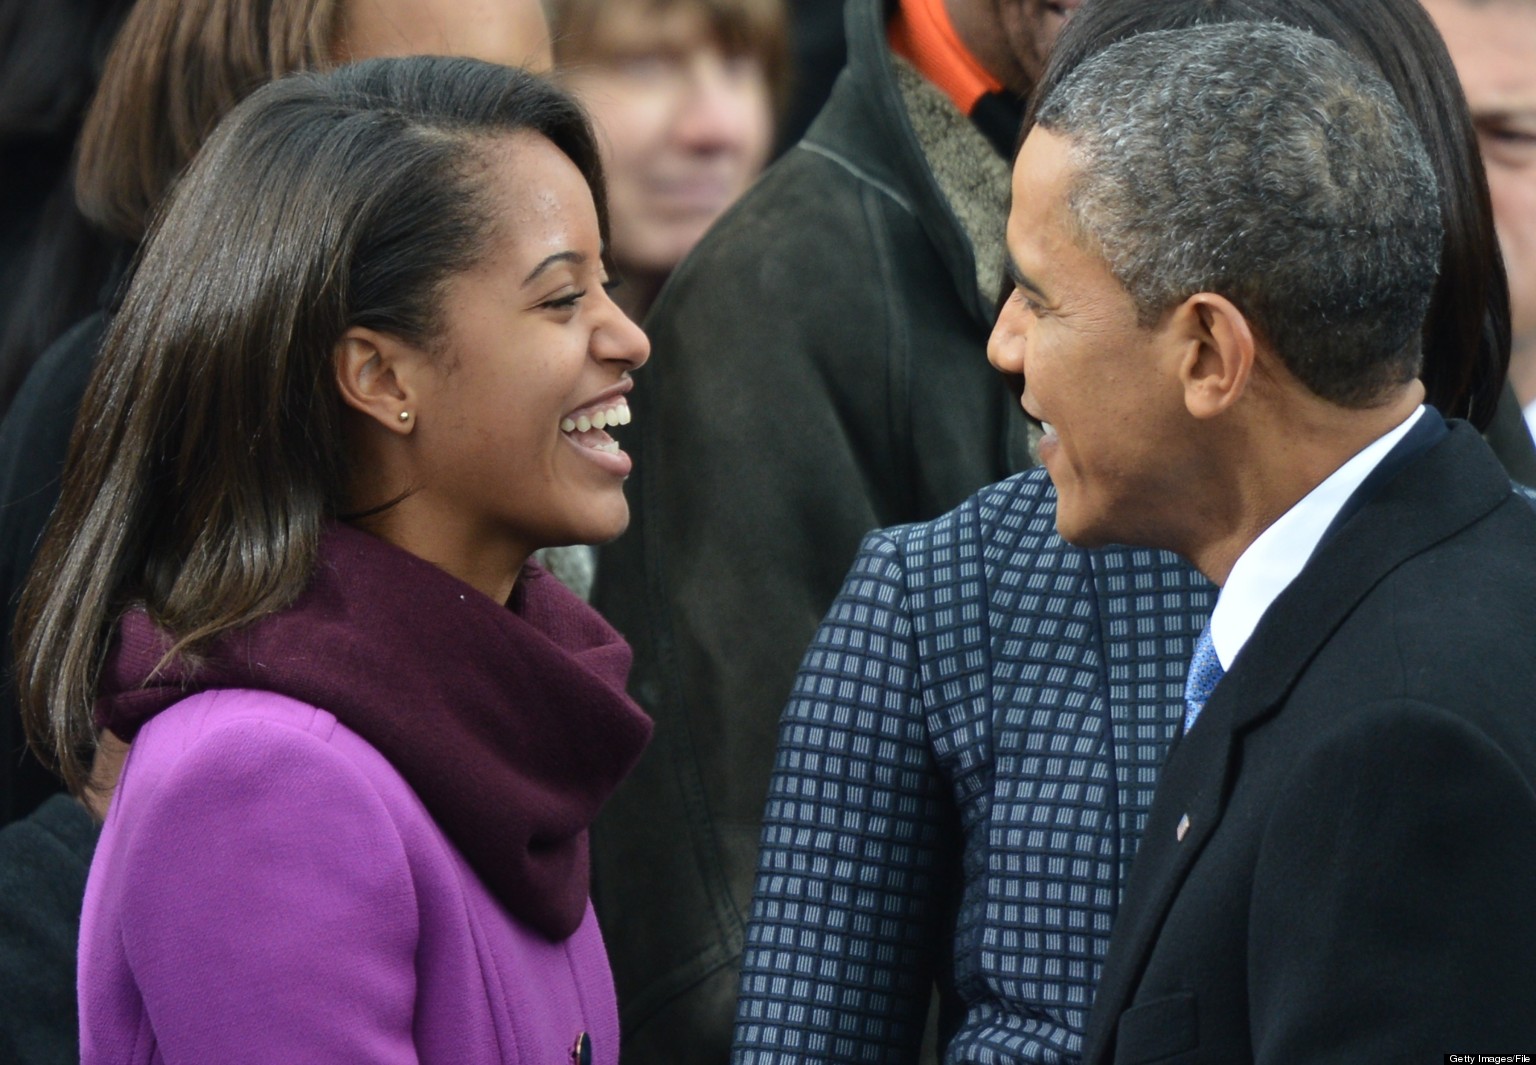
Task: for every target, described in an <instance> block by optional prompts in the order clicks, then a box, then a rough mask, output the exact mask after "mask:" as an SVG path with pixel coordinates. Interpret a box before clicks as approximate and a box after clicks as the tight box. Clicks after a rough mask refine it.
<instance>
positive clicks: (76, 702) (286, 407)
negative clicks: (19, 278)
mask: <svg viewBox="0 0 1536 1065" xmlns="http://www.w3.org/2000/svg"><path fill="white" fill-rule="evenodd" d="M517 131H532V132H535V133H538V134H540V135H542V136H544V137H546V138H548V139H549V140H550V141H551V142H553V143H554V144H555V145H556V146H557V147H558V148H560V149H561V150H562V151H563V152H564V153H565V154H566V155H567V156H569V157H570V159H571V160H572V162H574V163H575V164H576V166H577V168H578V169H579V170H580V171H581V172H582V174H583V175H584V176H585V178H586V180H587V183H588V185H589V186H590V188H591V189H592V193H593V198H594V200H595V201H596V203H597V208H598V219H599V224H600V227H601V230H602V233H603V235H604V237H605V238H606V234H607V212H606V206H605V203H604V197H603V184H602V173H601V165H600V163H599V161H598V154H597V149H596V145H595V141H594V139H593V135H592V131H591V128H590V126H589V125H588V122H587V119H586V116H585V115H584V113H583V112H582V111H581V109H580V108H579V107H578V106H577V105H576V104H575V103H574V102H573V101H571V99H570V98H569V97H567V96H566V95H565V94H564V93H563V92H561V91H560V90H559V89H556V88H555V87H553V86H552V85H551V84H550V83H548V82H546V81H545V80H543V79H542V78H539V77H537V76H535V75H531V74H527V73H525V72H522V71H519V70H515V69H512V68H508V67H501V66H496V65H493V64H488V63H481V62H477V61H474V60H469V59H444V58H422V57H418V58H411V59H381V60H373V61H370V62H366V63H360V64H357V65H356V66H352V67H346V68H342V69H340V70H337V71H335V72H333V73H330V74H301V75H297V76H295V77H292V78H288V79H285V80H283V81H280V82H275V83H273V84H271V85H268V86H267V87H265V88H263V89H260V90H259V91H257V92H256V93H254V94H253V95H252V96H251V97H250V98H249V99H247V100H246V101H245V102H244V103H242V104H241V105H239V106H238V107H236V108H235V109H234V110H233V111H232V112H231V113H230V114H229V115H228V117H226V118H225V119H224V121H223V122H221V123H220V124H219V127H218V129H217V130H216V131H215V132H214V134H213V135H212V137H210V138H209V140H208V143H207V145H206V147H205V148H204V150H203V151H202V152H201V153H200V154H199V155H198V157H197V159H196V160H195V161H194V163H193V164H192V166H191V167H190V168H189V169H188V171H187V173H186V175H185V177H184V178H183V179H182V180H181V182H180V183H179V184H178V186H177V188H176V190H175V191H174V192H173V194H172V195H171V197H170V199H169V202H168V205H167V206H166V208H165V211H164V213H163V215H161V216H160V217H159V219H158V221H157V222H156V223H155V224H154V225H153V227H152V229H151V231H150V235H149V237H148V239H147V241H146V243H145V245H144V248H143V251H142V253H141V257H140V261H139V262H138V263H137V264H136V267H135V273H134V277H133V280H132V282H131V284H130V286H129V289H128V292H127V295H126V297H125V299H124V303H123V307H122V310H121V312H120V313H119V314H118V316H117V317H116V319H115V320H114V322H113V324H112V328H111V330H110V332H109V333H108V334H107V338H106V341H105V345H104V347H103V353H102V359H101V363H100V365H99V366H98V367H97V370H96V372H95V374H94V375H93V377H92V379H91V384H90V387H89V389H88V390H87V392H86V396H85V403H84V406H83V408H82V410H81V416H80V420H79V422H78V423H77V426H76V430H75V435H74V438H73V439H72V441H71V443H70V449H69V458H68V462H67V465H66V467H65V473H64V483H63V493H62V496H61V498H60V500H59V506H58V509H57V510H56V511H55V513H54V518H53V522H52V524H51V525H50V527H49V530H48V532H47V534H46V535H45V537H44V539H43V542H42V545H41V548H40V550H39V553H38V560H37V563H36V564H35V566H34V567H33V570H32V573H31V575H30V576H29V578H28V582H27V586H26V588H25V590H24V592H23V594H22V599H21V607H20V612H19V616H18V620H17V626H16V647H17V656H16V657H17V664H18V670H17V673H18V678H17V679H18V682H19V687H20V691H21V697H22V712H23V716H24V719H25V721H26V725H27V729H28V733H29V737H30V739H31V741H32V743H33V745H34V747H35V748H37V749H39V751H40V753H42V754H43V756H44V757H45V759H46V758H47V757H48V756H49V755H51V756H52V757H53V758H54V759H55V760H56V761H57V762H58V764H59V769H60V771H61V773H62V775H63V776H64V778H65V781H66V782H67V783H68V784H69V785H70V787H71V788H72V789H74V790H76V791H78V790H79V789H80V787H81V786H82V782H83V780H84V771H85V767H86V761H85V759H86V757H87V755H88V754H89V752H90V749H91V745H92V742H93V739H94V728H93V724H92V720H91V711H92V705H93V702H94V698H95V691H96V685H97V678H98V674H99V671H100V668H101V662H102V659H103V656H104V654H105V651H106V647H107V644H108V641H109V639H110V637H111V632H112V629H113V626H114V623H115V621H116V619H117V617H118V616H120V614H121V612H122V611H123V610H124V609H125V608H127V607H128V606H129V605H130V604H134V603H140V602H141V603H143V604H144V606H145V608H146V609H147V610H148V611H149V613H150V615H151V616H152V617H153V618H154V619H155V621H156V622H157V623H158V624H159V625H160V626H162V627H163V628H164V629H165V630H166V631H167V632H169V633H171V634H173V636H174V637H175V638H176V640H177V641H178V643H177V647H176V651H175V652H174V653H194V652H195V651H196V649H197V647H198V645H199V643H200V642H201V641H204V640H207V639H208V638H210V637H212V636H213V635H215V634H217V633H220V632H223V631H225V630H227V629H230V628H234V627H236V626H239V625H242V624H245V623H248V622H250V621H252V620H254V619H256V618H258V617H261V616H262V615H264V614H267V613H270V612H272V611H274V610H278V609H281V608H282V607H284V606H286V605H287V604H289V603H291V602H292V601H293V599H294V598H295V597H296V596H297V595H298V594H299V593H300V592H301V591H302V590H303V589H304V586H305V585H306V583H307V582H308V579H309V576H310V572H311V570H312V568H313V566H314V561H315V557H316V550H317V545H318V542H319V538H320V535H321V531H322V528H323V525H324V523H325V522H326V520H327V519H329V518H331V517H334V516H335V515H336V513H337V511H338V509H339V508H340V507H341V506H342V505H343V500H344V494H345V490H346V486H347V481H348V476H349V474H348V468H347V447H346V441H345V439H344V434H343V419H342V409H341V401H340V398H339V396H338V393H337V390H336V387H335V383H334V378H333V376H332V369H331V368H332V360H333V351H334V346H335V343H336V342H337V340H338V339H339V338H340V337H341V335H342V333H343V332H344V331H345V330H347V329H348V328H351V327H353V326H365V327H368V328H372V329H377V330H379V331H381V332H386V333H389V334H392V335H394V336H397V337H400V338H402V339H404V340H407V341H409V342H411V343H416V344H422V345H427V344H429V343H430V342H431V341H432V340H433V339H434V338H435V336H436V335H437V334H438V332H439V326H440V323H439V322H438V321H437V315H438V305H439V303H440V298H441V292H442V289H443V286H444V284H445V283H446V281H447V280H448V279H449V278H451V277H453V276H454V275H456V274H458V273H461V272H463V271H464V270H467V269H469V268H471V267H472V266H474V265H475V264H476V263H477V262H478V261H479V259H480V257H481V256H482V255H483V254H484V250H485V244H486V240H487V237H486V234H487V231H488V230H490V229H491V228H492V226H491V221H492V202H493V201H492V197H491V196H490V193H489V190H488V189H486V188H485V187H484V186H485V177H484V175H485V173H486V172H487V171H486V164H485V161H484V152H485V150H486V146H487V143H488V141H489V140H490V139H491V138H498V137H503V136H505V135H507V134H510V133H513V132H517Z"/></svg>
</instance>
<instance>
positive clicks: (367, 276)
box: [18, 58, 650, 1063]
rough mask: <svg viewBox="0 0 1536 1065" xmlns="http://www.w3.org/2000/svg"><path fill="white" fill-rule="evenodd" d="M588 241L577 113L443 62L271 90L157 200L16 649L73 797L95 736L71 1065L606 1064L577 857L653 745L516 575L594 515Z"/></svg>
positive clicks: (535, 86)
mask: <svg viewBox="0 0 1536 1065" xmlns="http://www.w3.org/2000/svg"><path fill="white" fill-rule="evenodd" d="M606 228H607V222H606V209H605V205H604V197H603V185H602V175H601V165H600V163H599V161H598V155H597V150H596V146H595V144H594V142H593V139H592V133H591V130H590V128H589V126H588V124H587V122H586V119H585V117H584V116H583V115H582V113H581V111H580V109H579V108H577V107H576V105H575V104H574V103H573V102H572V101H571V100H570V99H569V98H567V97H566V96H565V95H564V94H562V93H561V92H560V91H559V90H557V89H555V88H553V87H551V86H550V85H549V84H547V83H546V82H544V81H543V80H541V79H540V78H538V77H536V76H533V75H529V74H526V73H523V72H520V71H517V70H514V69H511V68H506V67H501V66H498V65H493V64H488V63H481V62H477V61H474V60H468V59H427V58H415V59H389V60H374V61H371V62H368V63H363V64H359V65H357V66H354V67H350V68H345V69H343V70H340V71H337V72H334V73H331V74H325V75H300V76H297V77H294V78H291V79H288V80H285V81H282V82H278V83H275V84H273V85H270V86H268V87H266V88H264V89H262V90H260V91H258V92H257V93H255V94H254V95H253V96H252V97H251V98H250V99H248V100H247V101H246V102H245V103H243V104H241V105H240V106H239V107H238V108H236V109H235V110H234V111H233V112H232V113H231V114H230V115H229V116H228V117H227V118H226V119H225V121H224V122H222V123H221V124H220V127H219V129H218V130H217V131H216V132H215V133H214V135H213V136H212V137H211V138H210V140H209V142H208V145H207V147H206V148H205V149H204V151H203V152H202V153H201V154H200V155H199V157H198V159H197V161H196V162H195V163H194V164H193V166H192V167H191V169H190V170H189V171H188V173H187V175H186V177H185V179H184V180H183V181H182V182H181V183H180V184H179V185H178V187H177V189H176V191H175V192H174V193H173V195H172V198H171V201H170V203H169V205H168V206H167V207H166V209H165V210H164V212H163V213H162V214H161V216H160V218H159V221H158V222H157V223H156V225H155V227H154V228H153V229H152V231H151V233H150V235H149V237H148V239H147V241H146V244H145V246H144V249H143V251H142V252H141V255H140V258H139V261H138V263H137V265H136V269H135V274H134V277H133V279H132V282H131V284H130V287H129V289H128V292H127V294H126V297H125V299H124V303H123V307H122V310H121V312H120V313H119V314H118V316H117V318H116V319H115V320H114V322H113V325H112V328H111V330H110V332H109V334H108V336H107V341H106V346H105V348H104V351H103V355H102V359H101V363H100V365H99V367H98V368H97V370H96V373H95V375H94V376H93V379H92V383H91V386H90V388H89V390H88V392H87V396H86V401H85V407H84V411H83V416H82V419H81V421H80V426H81V428H80V429H79V430H78V431H77V433H76V436H75V438H74V440H73V442H72V444H71V449H70V457H69V463H68V466H67V469H66V473H65V481H64V489H63V495H62V498H61V501H60V506H59V510H58V511H57V513H56V516H55V520H54V523H53V525H52V526H51V528H50V530H49V533H48V535H47V537H46V539H45V541H44V543H43V545H42V548H41V552H40V555H39V560H38V564H37V566H36V567H35V569H34V571H33V573H32V576H31V578H30V580H29V583H28V586H27V589H26V592H25V594H24V597H23V602H22V607H21V616H20V620H19V624H18V632H19V646H20V648H21V653H20V655H19V660H18V664H19V674H20V676H19V681H20V685H21V689H22V694H23V700H24V709H25V712H26V714H27V720H28V724H29V728H30V730H31V733H32V737H33V741H34V743H35V745H36V746H37V747H38V748H39V749H40V750H42V751H45V752H47V753H48V754H51V755H52V756H53V757H54V758H55V759H56V760H57V761H58V762H59V763H60V766H61V769H62V771H63V773H64V775H65V777H66V779H67V780H69V782H70V783H71V786H72V787H74V788H75V789H76V790H77V791H79V790H83V789H84V788H85V787H86V786H87V784H86V779H85V778H86V765H87V764H88V762H89V758H90V754H91V751H92V749H93V748H94V746H95V744H96V743H97V741H98V739H99V738H100V737H101V736H103V735H107V734H112V735H115V736H118V737H121V738H122V739H126V740H131V741H133V746H132V749H131V752H130V754H129V756H128V760H127V763H126V765H125V766H124V768H123V771H122V775H121V778H120V780H119V782H118V783H117V786H116V790H115V792H114V794H113V795H112V798H111V805H110V811H109V813H108V815H107V820H106V824H105V826H104V828H103V832H102V837H101V843H100V846H99V847H98V849H97V852H96V857H95V861H94V862H93V864H92V868H91V874H90V881H89V884H88V887H87V892H86V899H85V908H84V915H83V919H82V931H81V949H80V975H79V987H80V992H81V999H80V1016H81V1033H82V1046H81V1054H82V1058H83V1060H84V1061H86V1062H141V1061H149V1060H157V1061H160V1060H163V1061H166V1062H179V1061H185V1062H203V1061H232V1060H237V1059H238V1060H242V1061H272V1062H278V1061H282V1062H287V1061H301V1060H328V1061H396V1060H411V1061H443V1062H501V1061H530V1060H532V1061H541V1062H543V1061H548V1062H560V1061H566V1060H572V1061H576V1062H581V1063H588V1062H592V1061H597V1062H609V1063H612V1062H616V1061H617V1060H618V1030H617V1016H616V1009H615V1004H614V999H613V988H612V981H611V978H610V976H609V974H608V969H607V964H606V959H605V956H604V952H603V947H602V942H601V938H600V936H599V933H598V931H597V927H596V923H595V920H594V918H593V916H592V913H591V908H590V905H589V904H588V902H587V868H588V861H587V849H586V830H587V826H588V825H589V824H590V823H591V820H592V818H593V817H594V816H595V815H596V812H597V810H598V808H599V806H600V805H601V804H602V802H603V801H604V799H605V798H606V797H607V795H608V794H609V793H610V792H611V791H612V789H613V788H614V787H615V786H617V784H618V782H619V781H620V780H621V779H622V778H623V776H624V775H625V774H626V773H627V772H628V771H629V769H630V767H631V766H632V765H633V764H634V761H635V759H636V758H637V757H638V756H639V752H640V750H641V748H642V747H643V745H644V743H645V741H646V739H647V737H648V735H649V731H650V724H649V722H648V721H647V720H646V718H645V717H644V715H643V714H642V713H641V712H640V711H639V709H638V708H637V707H636V706H635V705H634V704H633V703H632V702H631V701H630V700H629V698H628V697H627V696H626V695H625V693H624V683H625V677H626V673H627V670H628V663H629V652H628V648H627V647H626V646H625V645H624V643H623V641H622V639H620V637H619V636H618V634H617V633H615V632H614V631H613V630H612V629H611V628H609V627H608V626H607V625H606V624H605V623H604V622H603V621H602V620H601V618H599V617H598V616H597V615H596V614H595V613H593V612H592V611H591V610H590V609H589V608H588V607H586V605H585V604H583V603H581V602H580V601H579V600H578V599H576V598H575V597H574V596H572V595H571V594H570V593H568V592H566V591H565V590H564V589H563V588H562V587H561V586H560V585H559V584H558V582H556V581H554V580H553V579H550V578H548V577H547V576H545V575H544V573H543V571H541V570H540V569H538V567H537V566H536V565H532V564H528V563H527V559H528V556H529V555H530V554H531V553H532V552H533V551H534V550H536V549H538V548H541V547H545V546H551V545H556V544H562V543H570V542H596V541H601V540H603V539H607V538H610V537H612V536H615V535H617V534H618V533H619V532H620V531H622V530H623V528H624V526H625V524H626V522H627V519H628V510H627V507H626V504H625V502H624V496H623V481H624V478H625V476H626V475H627V474H628V471H629V460H628V458H627V457H626V456H625V455H624V454H623V452H622V451H620V450H619V449H618V446H617V443H616V441H614V440H613V438H612V437H611V436H610V435H609V434H608V433H607V431H606V427H607V426H609V425H617V424H622V423H623V422H624V421H625V420H626V417H627V409H628V408H627V405H626V402H625V398H624V397H625V395H626V393H627V392H628V390H629V388H630V379H629V371H630V370H632V369H634V368H635V367H637V366H639V365H641V364H642V363H643V362H644V361H645V359H646V356H647V354H648V347H647V344H646V341H645V338H644V336H643V334H641V333H640V331H639V329H638V328H637V327H636V326H635V325H634V324H633V323H632V322H630V321H629V320H628V319H627V318H626V317H625V316H624V315H623V313H622V312H621V311H620V310H619V309H618V308H617V306H616V305H615V304H614V303H613V302H612V300H610V299H609V297H608V294H607V292H606V290H605V288H604V284H605V281H606V273H605V267H604V263H603V249H604V246H605V240H606ZM168 900H169V901H168Z"/></svg>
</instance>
